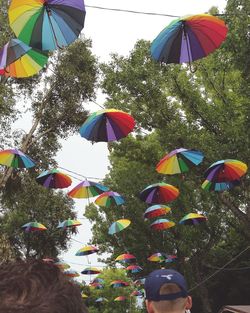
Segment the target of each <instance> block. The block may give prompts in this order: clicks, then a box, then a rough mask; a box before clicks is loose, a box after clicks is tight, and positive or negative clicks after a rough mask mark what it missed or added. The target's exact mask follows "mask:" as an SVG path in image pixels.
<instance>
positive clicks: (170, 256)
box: [165, 255, 177, 263]
mask: <svg viewBox="0 0 250 313" xmlns="http://www.w3.org/2000/svg"><path fill="white" fill-rule="evenodd" d="M176 259H177V256H176V255H168V256H167V259H166V260H165V263H172V262H174V261H176Z"/></svg>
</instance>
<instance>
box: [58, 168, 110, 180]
mask: <svg viewBox="0 0 250 313" xmlns="http://www.w3.org/2000/svg"><path fill="white" fill-rule="evenodd" d="M58 168H60V169H61V170H64V171H67V172H69V173H71V174H74V175H77V176H80V177H82V178H84V179H95V180H98V181H103V180H104V178H100V177H91V176H84V175H82V174H79V173H76V172H73V171H71V170H69V169H67V168H65V167H62V166H58ZM70 176H71V177H73V178H75V179H77V180H81V179H79V178H77V177H75V176H72V175H70Z"/></svg>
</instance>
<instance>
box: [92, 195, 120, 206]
mask: <svg viewBox="0 0 250 313" xmlns="http://www.w3.org/2000/svg"><path fill="white" fill-rule="evenodd" d="M95 203H96V204H97V205H99V206H103V207H106V208H109V207H110V206H111V205H112V204H113V205H122V204H124V203H125V201H124V199H123V197H122V196H121V195H120V194H119V193H118V192H114V191H107V192H104V193H103V194H101V195H100V196H99V197H98V198H96V200H95Z"/></svg>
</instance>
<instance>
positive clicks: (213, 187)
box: [201, 179, 240, 191]
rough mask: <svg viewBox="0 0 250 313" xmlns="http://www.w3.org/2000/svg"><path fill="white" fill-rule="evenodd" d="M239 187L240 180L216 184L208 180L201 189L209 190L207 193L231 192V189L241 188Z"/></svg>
mask: <svg viewBox="0 0 250 313" xmlns="http://www.w3.org/2000/svg"><path fill="white" fill-rule="evenodd" d="M239 185H240V181H239V180H233V181H230V182H220V183H216V182H211V181H209V180H207V179H206V180H205V181H204V182H203V183H202V185H201V188H202V189H204V190H207V191H225V190H229V189H231V188H233V187H235V186H239Z"/></svg>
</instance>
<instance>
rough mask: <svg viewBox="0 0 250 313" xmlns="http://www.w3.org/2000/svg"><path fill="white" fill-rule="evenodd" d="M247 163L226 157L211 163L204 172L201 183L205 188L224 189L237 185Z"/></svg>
mask: <svg viewBox="0 0 250 313" xmlns="http://www.w3.org/2000/svg"><path fill="white" fill-rule="evenodd" d="M246 172H247V165H246V164H245V163H243V162H241V161H238V160H233V159H226V160H220V161H217V162H215V163H213V164H212V165H211V166H210V167H209V168H208V169H207V170H206V172H205V176H206V180H205V181H204V182H203V184H202V188H203V189H205V190H215V191H224V190H227V189H230V188H232V187H234V186H237V185H239V180H240V178H241V177H242V176H243V175H244V174H246Z"/></svg>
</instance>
